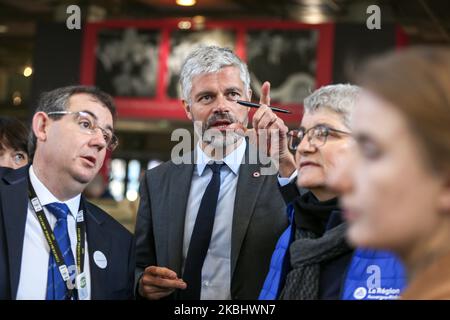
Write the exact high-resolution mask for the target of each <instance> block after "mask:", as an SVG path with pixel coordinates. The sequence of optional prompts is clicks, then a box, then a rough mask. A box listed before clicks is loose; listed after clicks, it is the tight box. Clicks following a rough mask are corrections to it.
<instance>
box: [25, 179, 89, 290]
mask: <svg viewBox="0 0 450 320" xmlns="http://www.w3.org/2000/svg"><path fill="white" fill-rule="evenodd" d="M28 192H29V194H28V196H29V199H30V202H31V206H32V207H33V210H34V212H35V213H36V216H37V218H38V221H39V224H40V225H41V228H42V231H43V232H44V236H45V239H46V240H47V243H48V245H49V247H50V251H51V253H52V254H53V257H54V259H55V262H56V264H57V265H58V269H59V273H60V274H61V277H62V278H63V280H64V281H65V282H66V283H67V281H68V280H70V276H69V270H68V268H67V265H66V263H65V262H64V257H63V255H62V253H61V249H60V248H59V245H58V242H57V241H56V237H55V234H54V233H53V230H52V228H51V227H50V224H49V222H48V220H47V218H46V217H45V213H44V209H43V208H42V205H41V202H40V201H39V199H38V197H37V195H36V192H35V190H34V188H33V186H32V185H31V182H29V183H28ZM76 231H77V248H76V251H77V253H76V264H77V272H78V274H79V275H80V274H82V273H83V269H84V252H85V235H86V232H85V231H86V226H85V224H84V213H83V209H82V208H81V205H80V208H79V209H78V214H77V228H76ZM70 287H72V288H73V286H70ZM68 290H69V296H68V297H69V299H70V298H71V296H72V294H73V289H71V288H69V287H68Z"/></svg>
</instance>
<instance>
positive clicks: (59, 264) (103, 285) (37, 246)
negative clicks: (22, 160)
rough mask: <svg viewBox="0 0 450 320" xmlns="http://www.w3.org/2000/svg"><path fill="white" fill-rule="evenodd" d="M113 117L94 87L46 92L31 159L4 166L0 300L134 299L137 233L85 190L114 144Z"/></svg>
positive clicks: (110, 102)
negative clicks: (96, 203)
mask: <svg viewBox="0 0 450 320" xmlns="http://www.w3.org/2000/svg"><path fill="white" fill-rule="evenodd" d="M114 119H115V105H114V102H113V100H112V98H111V97H110V96H109V95H107V94H106V93H104V92H102V91H100V90H98V89H97V88H95V87H87V86H70V87H64V88H58V89H55V90H53V91H50V92H46V93H44V94H42V96H41V98H40V100H39V103H38V106H37V109H36V111H35V113H34V116H33V119H32V130H31V133H30V138H29V152H30V156H31V158H32V164H31V165H30V166H26V167H23V168H21V169H18V170H10V169H2V170H1V171H0V179H1V180H0V203H1V207H0V248H1V249H0V299H31V300H43V299H46V300H89V299H129V298H132V296H133V289H132V288H133V277H134V241H133V237H132V235H131V234H130V232H129V231H127V230H126V229H125V228H124V227H123V226H121V225H120V224H119V223H118V222H117V221H115V220H114V219H113V218H111V217H110V216H109V215H108V214H107V213H105V212H104V211H102V210H101V209H100V208H98V207H96V206H94V205H93V204H91V203H89V202H88V201H87V200H86V199H85V198H84V197H83V196H82V195H81V193H82V192H83V190H84V189H85V187H86V186H87V185H88V184H89V182H91V181H92V179H93V178H94V177H95V176H96V175H97V173H98V172H99V170H100V168H101V167H102V165H103V161H104V159H105V155H106V152H107V150H109V151H113V150H114V149H115V148H116V147H117V144H118V140H117V138H116V136H115V135H114Z"/></svg>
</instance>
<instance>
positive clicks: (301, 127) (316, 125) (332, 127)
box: [300, 122, 335, 130]
mask: <svg viewBox="0 0 450 320" xmlns="http://www.w3.org/2000/svg"><path fill="white" fill-rule="evenodd" d="M320 126H324V127H329V128H331V129H335V127H334V126H333V125H331V124H329V123H326V122H320V123H317V124H315V125H314V126H312V127H310V128H308V130H309V129H311V128H315V127H320ZM300 129H304V130H306V128H305V127H304V126H300Z"/></svg>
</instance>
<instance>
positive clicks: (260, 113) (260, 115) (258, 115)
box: [252, 105, 272, 129]
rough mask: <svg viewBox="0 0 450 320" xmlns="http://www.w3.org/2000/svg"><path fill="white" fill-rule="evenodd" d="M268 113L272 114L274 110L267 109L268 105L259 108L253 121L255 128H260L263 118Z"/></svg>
mask: <svg viewBox="0 0 450 320" xmlns="http://www.w3.org/2000/svg"><path fill="white" fill-rule="evenodd" d="M268 112H272V110H270V108H269V107H267V106H266V105H261V107H259V108H258V110H257V111H256V112H255V114H254V115H253V119H252V126H253V128H255V129H258V128H259V127H260V125H259V122H260V121H261V119H262V118H264V116H265V114H266V113H268Z"/></svg>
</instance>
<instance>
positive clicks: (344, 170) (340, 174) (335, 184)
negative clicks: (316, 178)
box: [326, 153, 355, 196]
mask: <svg viewBox="0 0 450 320" xmlns="http://www.w3.org/2000/svg"><path fill="white" fill-rule="evenodd" d="M354 168H355V155H354V154H351V153H350V154H345V155H344V154H341V155H337V157H336V159H335V166H334V167H333V168H332V169H330V172H329V174H328V176H327V179H326V185H327V186H328V187H329V188H330V189H331V190H333V191H334V192H336V193H337V194H339V195H340V196H341V195H344V194H346V193H348V192H350V191H351V190H352V188H353V180H352V179H353V177H352V172H353V171H352V170H354Z"/></svg>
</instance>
